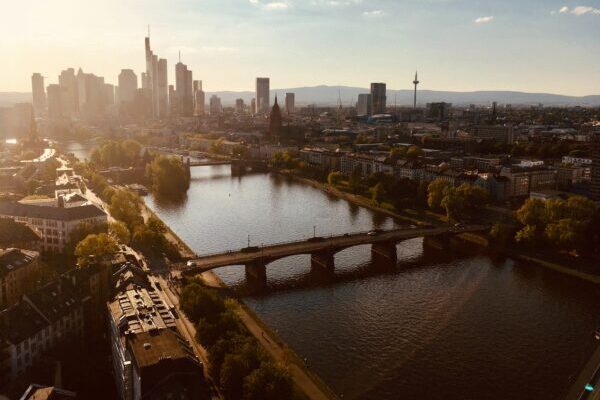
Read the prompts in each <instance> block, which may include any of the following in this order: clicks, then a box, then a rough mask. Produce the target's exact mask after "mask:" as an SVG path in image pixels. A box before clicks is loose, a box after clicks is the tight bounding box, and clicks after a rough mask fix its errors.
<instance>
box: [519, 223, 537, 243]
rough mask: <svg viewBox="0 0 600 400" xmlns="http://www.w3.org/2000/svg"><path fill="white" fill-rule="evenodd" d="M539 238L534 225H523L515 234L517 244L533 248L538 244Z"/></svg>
mask: <svg viewBox="0 0 600 400" xmlns="http://www.w3.org/2000/svg"><path fill="white" fill-rule="evenodd" d="M540 236H541V235H540V234H539V233H538V231H537V228H536V226H535V225H525V226H524V227H523V229H521V230H520V231H518V232H517V234H516V235H515V240H516V241H517V243H521V244H525V245H528V246H533V245H536V244H538V243H539V241H540Z"/></svg>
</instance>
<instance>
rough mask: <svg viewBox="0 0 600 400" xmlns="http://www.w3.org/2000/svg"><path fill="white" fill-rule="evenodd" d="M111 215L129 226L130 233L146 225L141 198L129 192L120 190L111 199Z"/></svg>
mask: <svg viewBox="0 0 600 400" xmlns="http://www.w3.org/2000/svg"><path fill="white" fill-rule="evenodd" d="M109 211H110V214H111V215H112V216H113V217H114V218H116V219H118V220H119V221H122V222H123V223H125V225H127V229H129V231H130V232H131V231H133V230H135V228H136V226H138V225H141V224H143V223H144V219H143V218H142V215H141V208H140V200H139V197H138V196H137V195H136V194H135V193H132V192H130V191H127V190H118V191H117V192H116V193H115V194H114V195H113V196H112V199H111V202H110V207H109Z"/></svg>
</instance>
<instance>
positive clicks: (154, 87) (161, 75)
mask: <svg viewBox="0 0 600 400" xmlns="http://www.w3.org/2000/svg"><path fill="white" fill-rule="evenodd" d="M144 44H145V49H146V75H142V88H143V89H146V90H147V91H148V93H149V95H150V98H151V99H152V116H153V117H154V118H161V117H164V116H166V115H167V114H168V110H169V96H168V85H169V83H168V77H167V60H166V59H164V58H161V59H159V58H158V56H157V55H156V54H154V52H153V51H152V48H151V47H150V35H148V36H146V38H145V40H144Z"/></svg>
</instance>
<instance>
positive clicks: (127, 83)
mask: <svg viewBox="0 0 600 400" xmlns="http://www.w3.org/2000/svg"><path fill="white" fill-rule="evenodd" d="M137 89H138V81H137V76H136V74H135V72H133V70H132V69H122V70H121V73H120V74H119V87H118V88H117V99H118V103H130V102H132V101H134V100H135V96H136V92H137Z"/></svg>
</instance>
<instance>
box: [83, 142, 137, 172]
mask: <svg viewBox="0 0 600 400" xmlns="http://www.w3.org/2000/svg"><path fill="white" fill-rule="evenodd" d="M141 149H142V146H141V145H140V144H139V143H138V142H136V141H135V140H131V139H127V140H123V141H116V140H109V141H107V142H105V143H104V144H103V145H101V146H100V147H96V148H94V150H92V153H91V154H90V162H91V163H92V164H93V165H94V166H97V167H102V168H108V167H132V166H135V165H137V164H138V163H139V162H140V160H141V156H140V152H141Z"/></svg>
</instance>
